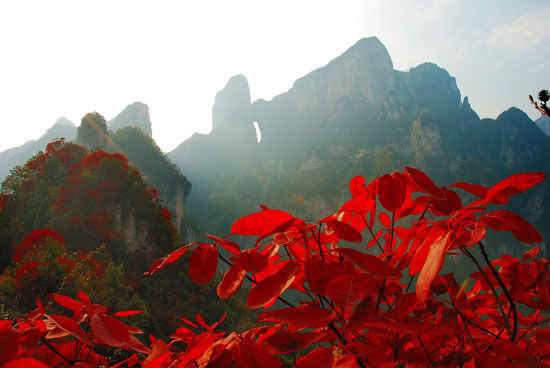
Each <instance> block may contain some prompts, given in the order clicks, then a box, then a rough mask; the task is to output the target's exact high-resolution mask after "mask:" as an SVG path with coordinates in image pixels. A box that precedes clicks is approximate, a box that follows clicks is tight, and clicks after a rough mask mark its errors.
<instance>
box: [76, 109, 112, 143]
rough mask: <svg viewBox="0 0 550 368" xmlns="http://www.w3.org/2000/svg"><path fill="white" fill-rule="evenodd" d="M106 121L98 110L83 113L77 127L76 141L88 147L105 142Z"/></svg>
mask: <svg viewBox="0 0 550 368" xmlns="http://www.w3.org/2000/svg"><path fill="white" fill-rule="evenodd" d="M107 140H108V138H107V121H105V118H104V117H103V116H102V115H101V114H99V113H98V112H90V113H87V114H86V115H84V117H83V118H82V120H81V122H80V126H79V127H78V131H77V136H76V141H77V142H78V143H80V144H82V145H84V146H86V147H88V148H90V149H95V148H97V147H103V146H105V145H106V144H107Z"/></svg>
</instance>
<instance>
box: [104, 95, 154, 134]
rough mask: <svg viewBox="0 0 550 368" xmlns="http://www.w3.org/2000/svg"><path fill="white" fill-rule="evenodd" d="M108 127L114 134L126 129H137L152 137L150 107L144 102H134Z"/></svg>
mask: <svg viewBox="0 0 550 368" xmlns="http://www.w3.org/2000/svg"><path fill="white" fill-rule="evenodd" d="M107 127H108V128H109V130H111V131H112V132H113V133H114V132H116V131H117V130H119V129H122V128H124V127H137V128H140V129H141V130H142V131H143V132H144V133H146V134H148V135H149V136H151V135H152V129H151V118H150V117H149V107H148V106H147V105H146V104H144V103H142V102H134V103H133V104H131V105H128V106H126V108H125V109H124V110H122V111H121V112H120V114H118V115H117V116H116V117H115V118H114V119H112V120H110V121H109V122H107Z"/></svg>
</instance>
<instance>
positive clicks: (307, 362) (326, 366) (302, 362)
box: [296, 348, 333, 368]
mask: <svg viewBox="0 0 550 368" xmlns="http://www.w3.org/2000/svg"><path fill="white" fill-rule="evenodd" d="M332 349H333V348H318V349H315V350H313V351H312V352H311V353H309V354H307V355H306V356H303V357H301V358H300V359H299V360H298V365H297V366H296V368H330V367H332Z"/></svg>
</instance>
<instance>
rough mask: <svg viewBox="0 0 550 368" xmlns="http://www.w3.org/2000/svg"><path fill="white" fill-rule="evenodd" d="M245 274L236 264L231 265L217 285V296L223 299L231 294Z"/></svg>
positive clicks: (241, 282)
mask: <svg viewBox="0 0 550 368" xmlns="http://www.w3.org/2000/svg"><path fill="white" fill-rule="evenodd" d="M245 274H246V271H245V270H243V269H242V267H241V266H239V265H238V264H235V265H233V266H231V267H230V268H229V270H227V272H226V273H225V275H223V279H222V282H220V284H219V285H218V296H219V297H220V298H221V299H224V300H225V299H227V298H230V297H231V296H233V294H235V293H236V292H237V290H239V288H240V287H241V285H242V284H243V280H244V275H245Z"/></svg>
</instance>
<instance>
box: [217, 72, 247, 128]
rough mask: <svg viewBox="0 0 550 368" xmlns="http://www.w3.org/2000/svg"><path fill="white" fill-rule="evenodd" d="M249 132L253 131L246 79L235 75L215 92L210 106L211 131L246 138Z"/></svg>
mask: <svg viewBox="0 0 550 368" xmlns="http://www.w3.org/2000/svg"><path fill="white" fill-rule="evenodd" d="M250 132H253V127H252V121H250V89H249V88H248V81H247V80H246V77H245V76H244V75H235V76H233V77H231V78H230V79H229V81H228V82H227V85H226V86H225V88H224V89H223V90H221V91H219V92H218V93H217V94H216V100H215V103H214V107H212V133H213V134H227V133H230V134H237V136H236V137H235V138H236V139H241V138H244V139H247V138H249V136H250ZM241 135H242V136H241Z"/></svg>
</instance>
